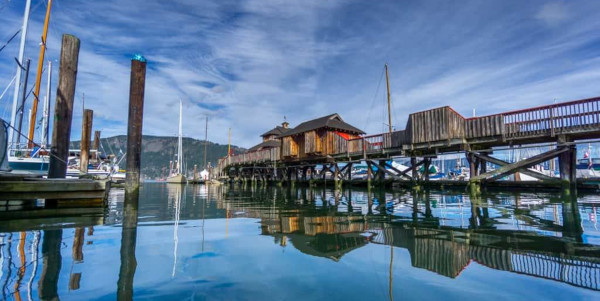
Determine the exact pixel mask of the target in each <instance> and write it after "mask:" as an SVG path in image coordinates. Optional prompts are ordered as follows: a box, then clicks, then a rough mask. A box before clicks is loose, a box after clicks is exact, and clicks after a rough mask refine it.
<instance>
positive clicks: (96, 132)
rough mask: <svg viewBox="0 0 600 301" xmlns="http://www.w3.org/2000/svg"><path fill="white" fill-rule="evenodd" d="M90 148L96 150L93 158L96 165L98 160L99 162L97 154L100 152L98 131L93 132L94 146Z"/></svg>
mask: <svg viewBox="0 0 600 301" xmlns="http://www.w3.org/2000/svg"><path fill="white" fill-rule="evenodd" d="M92 148H93V149H94V150H96V156H94V157H95V159H96V163H97V162H98V160H100V154H99V152H100V131H95V132H94V145H93V146H92Z"/></svg>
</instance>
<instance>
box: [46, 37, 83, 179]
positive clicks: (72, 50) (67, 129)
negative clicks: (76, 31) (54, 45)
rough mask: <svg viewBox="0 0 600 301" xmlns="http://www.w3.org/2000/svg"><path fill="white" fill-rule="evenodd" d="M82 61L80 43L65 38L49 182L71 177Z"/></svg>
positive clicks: (55, 110)
mask: <svg viewBox="0 0 600 301" xmlns="http://www.w3.org/2000/svg"><path fill="white" fill-rule="evenodd" d="M78 60H79V39H78V38H77V37H75V36H72V35H69V34H65V35H63V37H62V47H61V50H60V68H59V73H58V88H57V89H56V103H55V105H54V126H53V127H52V146H51V148H50V164H49V167H48V178H64V177H65V176H66V174H67V160H68V157H69V140H70V138H71V119H72V118H73V100H74V97H75V83H76V81H77V63H78Z"/></svg>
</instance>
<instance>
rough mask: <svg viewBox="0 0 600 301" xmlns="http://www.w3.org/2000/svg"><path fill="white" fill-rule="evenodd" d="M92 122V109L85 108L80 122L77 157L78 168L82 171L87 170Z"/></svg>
mask: <svg viewBox="0 0 600 301" xmlns="http://www.w3.org/2000/svg"><path fill="white" fill-rule="evenodd" d="M93 122H94V111H92V110H89V109H88V110H85V111H84V112H83V122H82V123H81V143H80V149H81V158H79V170H80V171H81V172H83V173H87V172H88V163H89V159H90V140H91V139H92V123H93Z"/></svg>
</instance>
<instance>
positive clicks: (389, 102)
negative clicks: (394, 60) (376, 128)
mask: <svg viewBox="0 0 600 301" xmlns="http://www.w3.org/2000/svg"><path fill="white" fill-rule="evenodd" d="M385 82H386V83H387V101H388V126H389V127H390V133H391V132H392V97H391V95H390V76H389V74H388V65H387V64H385Z"/></svg>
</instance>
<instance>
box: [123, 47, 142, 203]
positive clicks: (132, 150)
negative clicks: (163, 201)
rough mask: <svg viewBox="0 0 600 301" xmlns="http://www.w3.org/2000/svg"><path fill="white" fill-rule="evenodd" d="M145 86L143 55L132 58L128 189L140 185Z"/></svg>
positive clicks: (135, 188)
mask: <svg viewBox="0 0 600 301" xmlns="http://www.w3.org/2000/svg"><path fill="white" fill-rule="evenodd" d="M145 86H146V59H144V58H143V57H139V58H135V59H132V60H131V80H130V84H129V120H128V122H127V172H126V188H127V190H128V191H134V190H137V189H138V188H139V186H140V157H141V153H142V124H143V119H144V89H145Z"/></svg>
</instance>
